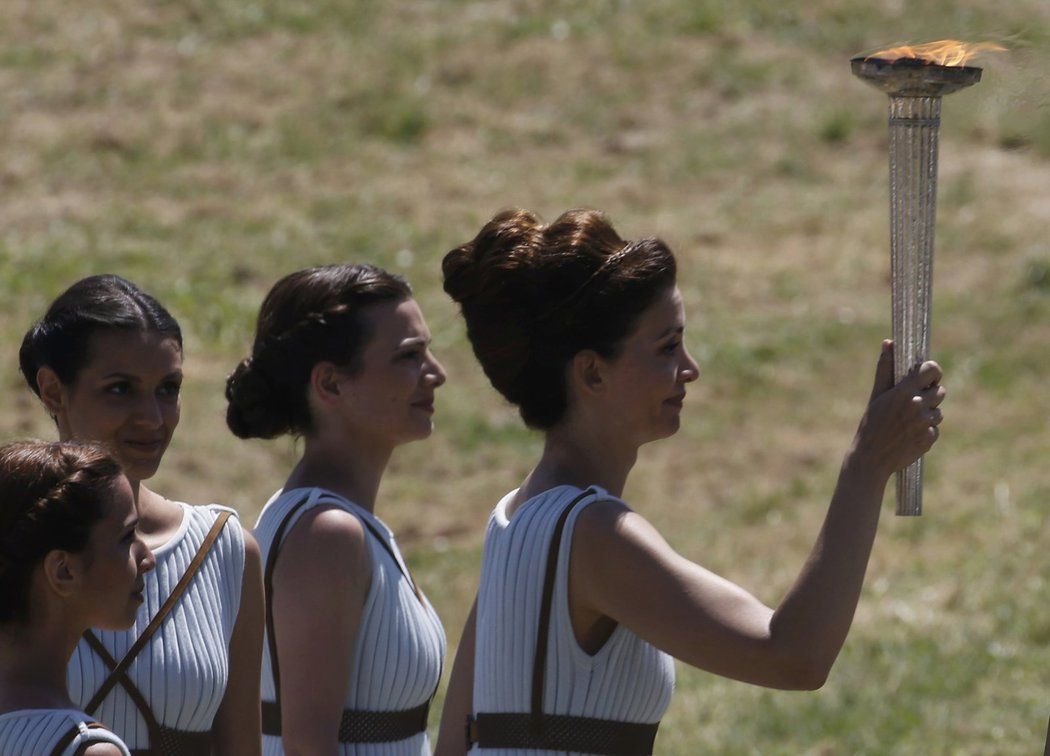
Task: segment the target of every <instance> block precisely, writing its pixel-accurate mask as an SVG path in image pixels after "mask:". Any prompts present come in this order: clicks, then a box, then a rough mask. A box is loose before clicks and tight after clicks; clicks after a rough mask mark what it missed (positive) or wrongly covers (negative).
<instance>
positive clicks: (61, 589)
mask: <svg viewBox="0 0 1050 756" xmlns="http://www.w3.org/2000/svg"><path fill="white" fill-rule="evenodd" d="M137 523H138V513H137V511H136V508H135V499H134V497H133V496H132V493H131V486H130V485H129V483H128V481H127V478H125V477H124V475H122V474H121V471H120V465H118V464H117V462H116V461H115V460H114V459H113V458H111V457H110V456H108V455H107V454H106V453H105V452H103V451H102V450H101V449H99V448H96V447H91V446H80V445H77V444H60V443H45V442H43V441H25V442H20V443H14V444H8V445H7V446H4V447H2V448H0V756H74V755H75V756H85V755H86V756H117V755H122V756H128V749H127V746H126V745H125V744H124V742H123V741H122V740H121V739H120V738H119V737H117V736H116V735H114V734H113V733H112V732H110V731H109V730H107V729H105V728H104V727H102V726H101V725H100V724H98V723H97V722H95V721H94V720H93V718H92V717H91V715H89V714H87V713H86V712H84V711H81V710H80V709H79V707H77V706H76V705H75V704H74V703H73V702H72V701H70V699H69V693H68V692H67V690H66V665H67V664H68V663H69V657H70V654H72V653H73V649H74V648H76V645H77V642H78V641H79V640H80V636H81V634H82V633H83V632H84V631H85V630H86V629H87V628H88V627H104V628H108V629H111V630H124V629H125V628H127V627H129V626H130V625H131V623H132V622H134V620H135V613H136V611H137V610H138V607H139V605H140V604H141V603H142V600H143V595H142V592H143V589H144V586H145V583H144V575H145V573H148V572H149V571H150V570H151V569H153V566H154V559H153V555H152V554H151V553H150V551H149V549H148V548H147V547H146V545H145V544H144V543H143V542H142V539H141V538H140V537H139V535H138V533H137V532H136V525H137Z"/></svg>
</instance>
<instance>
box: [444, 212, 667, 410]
mask: <svg viewBox="0 0 1050 756" xmlns="http://www.w3.org/2000/svg"><path fill="white" fill-rule="evenodd" d="M441 268H442V272H443V273H444V276H445V291H446V292H447V293H448V295H449V296H450V297H452V299H454V300H455V301H456V302H458V303H459V305H460V307H461V309H462V311H463V317H464V319H465V320H466V323H467V337H468V338H469V339H470V343H471V345H472V346H473V348H474V354H475V355H476V356H477V358H478V361H479V362H481V367H482V368H483V369H484V371H485V375H487V376H488V378H489V380H490V381H491V382H492V385H493V386H494V387H495V388H496V390H497V391H499V392H500V393H501V394H503V396H504V397H506V398H507V399H508V400H509V401H510V402H511V403H513V404H516V405H517V406H518V407H519V409H520V411H521V416H522V419H524V421H525V423H526V424H527V425H529V426H530V427H533V428H539V429H543V430H546V429H549V428H551V427H553V426H554V425H556V424H557V423H558V421H560V420H561V418H562V417H563V415H564V414H565V411H566V409H567V407H568V392H567V387H566V375H565V369H566V366H567V365H568V363H569V361H570V360H571V359H572V357H573V355H575V354H576V353H577V352H579V351H581V350H583V349H593V350H594V351H596V352H597V353H598V354H600V355H602V356H603V357H605V358H607V359H612V358H614V357H616V356H617V354H619V350H620V347H621V346H622V342H623V339H624V338H625V337H626V336H627V335H628V334H629V333H630V332H631V330H632V328H633V327H634V324H635V322H636V321H637V319H638V317H639V315H641V313H642V312H643V311H644V310H645V309H646V308H648V307H649V306H650V305H651V304H652V303H653V302H654V301H655V300H656V298H657V297H658V296H659V295H660V293H661V292H662V291H664V290H665V289H666V288H667V287H669V286H672V285H673V284H674V281H675V272H676V268H675V260H674V255H673V254H672V253H671V250H670V249H669V248H668V247H667V245H666V244H664V243H663V242H662V241H660V240H659V239H655V238H646V239H639V240H638V241H624V240H623V239H621V238H620V236H619V235H618V234H617V233H616V231H615V230H614V229H613V227H612V225H611V224H610V223H609V221H608V220H606V218H605V216H604V215H602V214H601V213H599V212H597V211H594V210H570V211H568V212H566V213H564V214H562V215H561V216H560V217H559V218H558V219H557V220H555V221H554V222H553V223H551V224H550V225H549V226H544V225H543V224H542V223H540V221H539V220H538V219H537V217H536V216H535V215H533V214H532V213H530V212H529V211H527V210H506V211H504V212H501V213H499V214H498V215H496V216H495V217H494V218H493V219H492V220H490V221H489V222H488V223H486V224H485V226H484V227H483V228H482V229H481V231H480V232H479V233H478V235H477V236H476V237H474V239H473V240H472V241H470V242H467V243H466V244H464V245H462V246H460V247H457V248H456V249H454V250H452V251H451V252H449V253H448V254H447V255H445V259H444V261H443V262H442V265H441Z"/></svg>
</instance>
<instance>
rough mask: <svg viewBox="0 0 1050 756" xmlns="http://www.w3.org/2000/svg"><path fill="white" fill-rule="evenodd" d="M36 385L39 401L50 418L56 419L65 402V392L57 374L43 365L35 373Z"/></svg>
mask: <svg viewBox="0 0 1050 756" xmlns="http://www.w3.org/2000/svg"><path fill="white" fill-rule="evenodd" d="M36 385H37V388H38V389H40V401H41V402H43V403H44V406H45V407H46V408H47V411H48V413H49V414H50V415H51V417H56V418H57V417H58V414H59V413H60V412H61V411H62V409H63V408H64V407H65V402H66V390H65V387H64V386H63V385H62V381H61V380H59V377H58V373H56V372H55V371H54V370H52V369H51V368H49V367H48V366H47V365H44V366H43V367H41V368H39V369H38V370H37V371H36Z"/></svg>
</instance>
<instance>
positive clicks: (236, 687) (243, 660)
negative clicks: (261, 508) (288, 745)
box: [214, 532, 264, 756]
mask: <svg viewBox="0 0 1050 756" xmlns="http://www.w3.org/2000/svg"><path fill="white" fill-rule="evenodd" d="M263 624H264V620H263V585H262V560H261V557H260V555H259V544H258V543H257V542H256V540H255V538H254V537H253V536H252V534H251V533H248V532H245V534H244V576H243V582H242V583H241V605H240V609H239V610H238V611H237V622H236V623H235V624H234V626H233V635H232V637H231V638H230V677H229V681H228V682H227V684H226V693H225V694H224V695H223V697H222V705H221V706H220V707H219V711H218V713H216V715H215V725H214V730H215V748H216V752H217V753H228V754H232V755H233V756H258V754H260V753H262V736H261V735H260V729H261V724H260V712H259V668H260V665H261V664H262V644H263Z"/></svg>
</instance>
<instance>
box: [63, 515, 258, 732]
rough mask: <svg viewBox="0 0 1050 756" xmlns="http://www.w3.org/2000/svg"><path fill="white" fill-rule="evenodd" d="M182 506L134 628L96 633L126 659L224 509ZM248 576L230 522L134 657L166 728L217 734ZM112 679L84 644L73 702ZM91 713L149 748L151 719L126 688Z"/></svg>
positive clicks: (74, 673) (236, 524)
mask: <svg viewBox="0 0 1050 756" xmlns="http://www.w3.org/2000/svg"><path fill="white" fill-rule="evenodd" d="M180 506H181V507H182V509H183V516H182V525H181V526H180V527H179V530H178V532H177V533H176V534H175V535H174V536H173V537H172V538H171V540H169V541H168V542H167V543H166V544H164V545H163V546H161V547H160V548H158V549H156V550H155V551H154V552H153V554H154V556H155V557H156V560H157V566H156V568H155V569H154V570H152V571H150V572H147V573H146V575H145V576H144V579H145V583H146V589H145V591H144V592H143V598H144V599H145V601H144V602H143V604H142V606H140V607H139V611H138V614H137V615H136V617H135V624H134V626H133V627H132V628H131V629H130V630H126V631H121V632H110V631H106V630H93V631H92V632H93V633H94V634H95V635H96V636H97V637H98V639H99V640H100V641H102V644H103V645H104V646H105V647H106V649H107V650H108V651H109V653H110V654H111V655H112V656H113V658H114V659H116V660H117V661H120V660H121V659H122V658H123V657H124V654H125V653H127V650H128V648H129V647H130V646H131V645H132V644H133V643H134V642H135V639H136V638H138V637H139V635H140V634H141V633H142V631H143V630H145V628H146V626H147V625H148V624H149V621H150V619H151V618H152V617H153V615H155V614H156V613H157V611H158V610H159V609H160V607H161V604H163V603H164V601H165V599H167V597H168V595H169V594H170V593H171V591H172V589H173V588H174V587H175V584H176V583H177V582H178V581H179V578H181V577H182V575H183V573H184V572H185V571H186V567H187V565H188V564H189V562H190V561H191V560H192V559H193V557H194V555H195V554H196V553H197V549H198V548H199V547H200V545H201V543H202V542H203V541H204V539H205V537H206V536H207V534H208V531H209V530H210V529H211V527H212V525H213V524H214V522H215V520H216V518H217V517H218V516H219V514H220V513H221V512H232V511H233V510H230V509H228V508H226V507H221V506H218V505H216V504H212V505H209V506H190V505H188V504H180ZM243 578H244V530H243V529H242V528H241V524H240V521H239V520H238V519H237V518H236V517H235V516H234V517H230V519H229V520H228V521H227V522H226V525H225V526H224V527H223V529H222V532H221V533H220V534H219V538H218V540H217V541H216V542H215V544H214V545H213V546H212V548H211V551H210V552H209V553H208V556H207V558H206V559H205V560H204V562H203V564H202V565H201V567H200V570H199V571H198V572H197V575H196V576H195V577H194V578H193V581H192V582H191V583H190V585H189V587H188V588H187V589H186V592H185V594H183V596H182V597H181V598H180V599H179V601H178V603H176V604H175V606H174V608H173V609H172V611H171V614H169V615H168V617H167V618H166V619H165V620H164V623H163V624H162V625H161V627H160V629H159V630H158V631H157V633H156V634H155V635H154V636H153V637H152V638H151V639H150V640H149V642H148V643H147V644H146V646H145V647H144V648H143V649H142V651H141V652H139V654H138V656H136V657H135V661H134V662H132V664H131V667H130V668H129V669H128V676H129V677H130V678H131V680H132V682H134V683H135V685H136V687H137V688H138V689H139V691H141V693H142V694H143V696H145V698H146V700H147V701H148V703H149V705H150V708H151V709H152V710H153V715H154V716H155V717H156V718H157V721H158V723H159V724H160V725H162V726H164V727H167V728H171V729H174V730H181V731H186V732H207V731H210V730H211V729H212V723H213V721H214V719H215V714H216V712H218V710H219V706H220V704H222V699H223V696H224V695H225V693H226V683H227V681H228V679H229V670H230V662H229V649H230V638H231V636H232V635H233V627H234V624H235V623H236V622H237V613H238V611H239V610H240V603H241V584H242V582H243ZM108 676H109V668H108V667H107V666H106V665H105V663H103V661H102V659H100V658H99V656H98V655H97V654H96V653H95V652H94V651H92V650H91V648H90V646H88V645H87V643H86V642H85V641H83V640H82V641H81V642H80V644H79V645H78V646H77V649H76V651H75V652H74V653H73V658H72V660H71V661H70V663H69V669H68V675H67V684H68V686H69V695H70V698H71V699H72V700H73V702H74V703H76V704H77V705H78V706H86V705H87V703H88V702H89V701H90V700H91V698H92V696H93V695H94V694H95V691H96V690H98V688H99V686H101V685H102V683H103V681H104V680H105V679H106V678H107V677H108ZM92 716H93V717H94V718H95V719H96V720H97V721H99V722H101V723H102V724H104V725H106V727H109V728H110V729H111V730H113V731H114V732H115V733H116V734H117V735H119V736H120V737H121V738H122V739H123V740H124V742H125V743H127V745H128V747H129V748H130V749H132V750H139V749H146V748H148V747H149V745H150V743H149V734H148V732H147V729H146V722H145V720H144V719H143V717H142V715H141V714H140V713H139V710H138V709H137V708H136V707H135V704H134V703H133V702H132V700H131V698H130V697H129V696H128V694H127V693H126V692H125V690H124V688H123V687H122V686H121V685H120V684H117V685H116V686H114V688H113V690H112V691H110V693H109V694H108V695H107V696H106V698H105V699H103V701H102V704H101V705H100V706H99V707H98V710H97V711H95V712H93V713H92Z"/></svg>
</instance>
